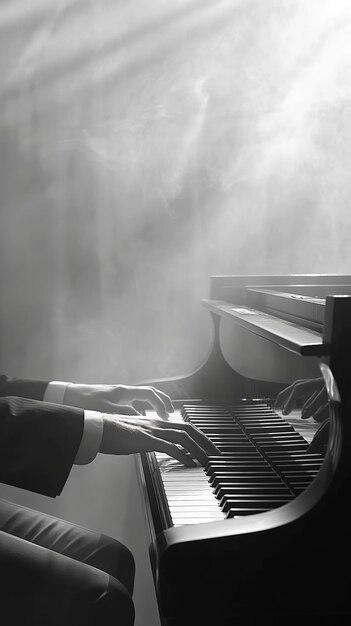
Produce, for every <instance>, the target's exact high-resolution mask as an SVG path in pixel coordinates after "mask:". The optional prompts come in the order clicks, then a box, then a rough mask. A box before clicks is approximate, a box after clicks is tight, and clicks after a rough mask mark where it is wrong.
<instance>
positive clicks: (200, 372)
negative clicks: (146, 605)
mask: <svg viewBox="0 0 351 626" xmlns="http://www.w3.org/2000/svg"><path fill="white" fill-rule="evenodd" d="M203 305H204V306H205V307H206V308H207V309H208V311H209V312H210V315H211V317H212V320H213V339H212V343H211V349H210V352H209V354H208V357H207V359H206V360H205V362H204V363H203V364H202V365H201V366H200V367H199V368H198V369H197V370H196V371H194V372H192V373H191V374H189V375H188V376H183V377H179V378H176V379H172V380H158V381H153V383H152V384H154V385H155V386H156V387H158V388H159V389H161V390H163V391H164V392H166V393H168V394H169V395H170V396H171V397H172V399H173V400H174V403H175V406H176V409H177V410H176V412H175V418H172V419H177V420H179V419H180V420H184V421H189V422H191V423H193V424H194V425H196V426H198V427H199V428H201V429H202V430H203V431H204V432H205V433H206V434H207V435H208V437H209V438H210V439H212V441H213V442H214V443H215V444H216V445H217V447H218V448H219V449H220V450H221V453H222V454H221V455H218V456H213V457H210V458H209V460H208V463H207V465H206V467H204V468H202V467H196V468H186V467H184V466H182V465H181V464H180V463H179V462H177V461H175V460H174V459H171V458H170V457H167V455H164V454H161V453H150V454H143V455H137V456H136V459H137V465H138V473H139V477H140V483H141V489H142V493H143V501H144V505H145V514H146V515H145V516H146V520H147V529H148V530H147V532H148V536H149V544H150V548H149V552H150V560H151V566H152V571H153V577H154V584H155V588H156V594H157V598H158V605H159V611H160V619H161V623H162V625H163V626H184V624H187V623H189V624H190V623H192V624H194V625H195V626H196V625H199V626H201V625H203V624H215V625H216V624H243V625H246V624H249V625H251V624H252V625H253V624H262V623H263V624H266V623H269V624H278V623H279V624H282V625H284V624H293V623H294V624H308V625H311V624H339V623H340V624H345V623H347V618H348V619H350V617H351V580H350V575H349V564H350V562H351V518H350V512H349V511H350V507H349V502H350V494H351V486H350V479H351V423H350V418H351V415H350V404H351V400H350V392H351V377H350V371H351V366H350V359H351V276H346V275H311V274H306V275H280V276H279V275H275V276H263V275H258V276H213V277H212V278H211V281H210V294H209V299H207V300H204V301H203ZM307 378H320V379H321V380H322V384H323V381H324V385H325V390H326V393H327V398H328V407H329V408H328V416H327V419H326V420H325V421H324V422H323V423H322V425H320V424H318V423H316V422H314V421H313V419H312V418H310V419H309V420H307V421H304V420H303V419H301V417H300V416H297V417H295V416H293V417H291V416H289V415H288V416H285V417H284V416H282V414H281V413H280V412H279V411H277V410H275V409H274V399H275V398H276V396H277V394H278V393H279V392H280V391H281V390H282V389H284V388H285V387H286V386H287V384H290V383H292V382H294V381H295V380H298V379H302V380H303V379H307ZM345 620H346V621H345Z"/></svg>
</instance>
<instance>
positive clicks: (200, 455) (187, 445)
mask: <svg viewBox="0 0 351 626" xmlns="http://www.w3.org/2000/svg"><path fill="white" fill-rule="evenodd" d="M153 435H154V436H155V437H159V438H161V439H164V440H167V441H170V442H171V443H176V444H178V445H180V446H182V447H183V448H184V450H186V452H188V453H190V454H191V456H192V457H193V458H195V459H197V460H198V461H199V463H201V465H206V463H207V460H208V459H207V454H206V453H205V451H204V450H203V448H201V446H199V445H198V444H197V443H196V441H194V439H192V438H191V437H190V435H188V433H186V432H185V431H184V430H177V429H174V428H171V429H161V428H158V429H155V430H154V431H153Z"/></svg>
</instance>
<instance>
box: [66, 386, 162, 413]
mask: <svg viewBox="0 0 351 626" xmlns="http://www.w3.org/2000/svg"><path fill="white" fill-rule="evenodd" d="M134 402H136V403H139V404H140V403H142V404H143V405H147V407H148V408H150V407H151V408H153V409H154V410H155V411H156V413H157V415H159V416H160V417H162V418H167V417H168V414H169V413H172V412H173V411H174V409H173V405H172V401H171V399H170V398H169V397H168V396H167V395H166V394H165V393H163V392H162V391H158V390H157V389H155V388H154V387H141V386H140V387H138V386H130V385H81V384H75V383H71V384H70V385H68V387H67V390H66V393H65V400H64V403H65V404H67V405H69V406H77V407H79V408H81V409H90V410H94V411H103V412H104V413H118V414H123V415H140V411H138V410H137V409H136V408H135V407H134V406H133V403H134Z"/></svg>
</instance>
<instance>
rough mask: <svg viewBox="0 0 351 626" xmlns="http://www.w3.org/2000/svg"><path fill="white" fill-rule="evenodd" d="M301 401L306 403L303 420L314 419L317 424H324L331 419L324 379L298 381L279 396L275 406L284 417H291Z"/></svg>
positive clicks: (303, 406)
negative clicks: (290, 414) (291, 413)
mask: <svg viewBox="0 0 351 626" xmlns="http://www.w3.org/2000/svg"><path fill="white" fill-rule="evenodd" d="M301 401H304V403H303V405H302V410H301V418H302V419H308V418H309V417H313V419H314V420H315V421H316V422H323V421H324V420H325V419H327V418H328V417H329V405H328V395H327V390H326V388H325V385H324V379H323V378H322V377H321V378H307V379H302V380H296V381H295V382H294V383H292V385H289V386H288V387H286V388H285V389H283V390H282V391H281V392H280V393H279V394H278V395H277V398H276V400H275V404H274V406H275V408H276V409H280V410H281V411H282V413H283V415H289V413H290V412H291V411H292V410H293V409H295V408H296V407H297V406H298V404H299V403H300V402H301Z"/></svg>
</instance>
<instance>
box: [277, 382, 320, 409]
mask: <svg viewBox="0 0 351 626" xmlns="http://www.w3.org/2000/svg"><path fill="white" fill-rule="evenodd" d="M316 384H317V383H316V381H315V380H305V381H304V380H302V381H298V382H297V383H296V384H295V385H294V386H293V389H292V391H291V393H290V395H289V397H288V399H287V400H286V402H285V406H284V408H283V415H288V414H289V413H290V412H291V411H293V410H294V409H295V408H296V407H297V405H298V404H299V402H300V400H302V399H304V398H308V397H309V396H310V395H311V394H312V393H313V392H314V391H315V389H316Z"/></svg>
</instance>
